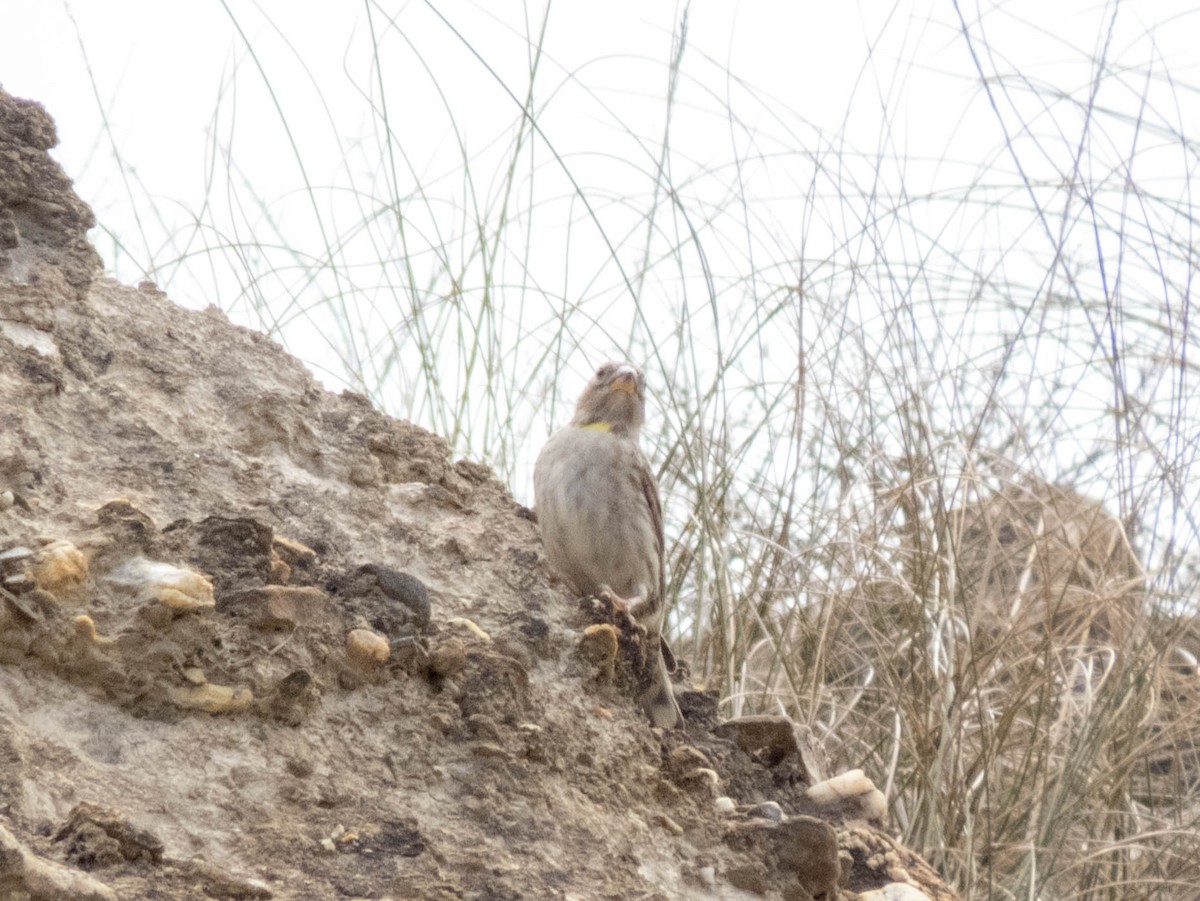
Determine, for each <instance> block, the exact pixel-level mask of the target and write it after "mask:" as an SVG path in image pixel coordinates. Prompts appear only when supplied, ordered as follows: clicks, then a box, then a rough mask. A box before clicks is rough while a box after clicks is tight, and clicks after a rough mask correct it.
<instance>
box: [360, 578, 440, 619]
mask: <svg viewBox="0 0 1200 901" xmlns="http://www.w3.org/2000/svg"><path fill="white" fill-rule="evenodd" d="M362 569H363V571H364V572H369V573H372V574H373V575H374V576H375V578H376V580H377V581H378V583H379V587H380V589H381V590H382V591H383V593H384V594H385V595H386V596H387V597H389V598H391V599H392V600H393V601H396V602H397V603H398V604H400V605H402V606H403V607H405V608H407V609H408V611H409V612H410V613H412V616H413V622H414V623H415V624H416V625H417V626H418V627H420V628H424V627H425V626H427V625H429V619H430V616H431V615H432V611H433V607H432V605H431V604H430V602H429V589H427V588H426V587H425V583H424V582H422V581H421V580H420V579H418V578H417V577H416V576H411V575H409V574H408V573H404V572H399V571H397V570H394V569H392V568H390V567H387V566H380V565H378V564H368V565H366V566H364V567H363V568H362Z"/></svg>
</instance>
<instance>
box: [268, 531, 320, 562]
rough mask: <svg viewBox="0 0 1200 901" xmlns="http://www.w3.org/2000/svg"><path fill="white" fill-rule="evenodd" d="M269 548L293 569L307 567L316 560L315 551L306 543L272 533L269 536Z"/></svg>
mask: <svg viewBox="0 0 1200 901" xmlns="http://www.w3.org/2000/svg"><path fill="white" fill-rule="evenodd" d="M271 549H272V550H273V551H274V552H275V554H276V556H278V557H279V558H280V559H281V560H283V562H284V563H286V564H287V565H288V566H289V567H291V568H293V569H308V568H310V567H312V566H313V564H315V563H316V562H317V552H316V551H314V550H313V549H312V548H310V547H309V546H308V545H306V544H301V543H300V542H299V541H294V540H292V539H291V538H285V537H284V536H282V535H274V536H272V538H271Z"/></svg>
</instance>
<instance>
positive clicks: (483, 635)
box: [446, 616, 492, 644]
mask: <svg viewBox="0 0 1200 901" xmlns="http://www.w3.org/2000/svg"><path fill="white" fill-rule="evenodd" d="M446 625H448V626H454V627H455V628H457V629H462V630H463V631H464V632H467V633H468V634H470V635H471V636H473V637H475V638H477V639H479V640H480V641H482V642H483V643H484V644H490V643H491V641H492V636H490V635H488V634H487V632H485V631H483V629H481V628H479V626H477V625H476V624H475V623H474V622H473V621H471V620H469V619H467V618H466V617H465V616H452V617H450V619H448V620H446Z"/></svg>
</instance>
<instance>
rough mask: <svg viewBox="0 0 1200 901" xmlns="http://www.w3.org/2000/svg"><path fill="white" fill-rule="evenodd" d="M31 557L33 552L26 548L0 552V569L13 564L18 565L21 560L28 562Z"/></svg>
mask: <svg viewBox="0 0 1200 901" xmlns="http://www.w3.org/2000/svg"><path fill="white" fill-rule="evenodd" d="M32 556H33V551H31V550H30V549H29V548H27V547H21V546H20V545H18V546H16V547H10V548H9V549H8V550H6V551H0V567H4V566H8V565H10V564H14V563H20V562H21V561H22V560H28V559H29V558H30V557H32Z"/></svg>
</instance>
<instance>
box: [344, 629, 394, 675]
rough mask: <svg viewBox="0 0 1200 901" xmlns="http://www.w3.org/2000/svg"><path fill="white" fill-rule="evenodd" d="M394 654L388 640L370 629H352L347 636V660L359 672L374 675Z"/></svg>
mask: <svg viewBox="0 0 1200 901" xmlns="http://www.w3.org/2000/svg"><path fill="white" fill-rule="evenodd" d="M391 654H392V648H391V645H389V644H388V641H387V639H386V638H384V637H383V636H382V635H380V634H379V633H378V632H373V631H371V630H370V629H351V630H350V634H349V635H347V636H346V658H347V659H348V660H349V661H350V663H351V664H353V665H354V666H355V667H357V668H358V669H359V670H361V671H363V672H366V673H373V672H375V671H376V670H378V669H379V667H380V665H381V664H383V663H386V662H387V659H388V657H390V656H391Z"/></svg>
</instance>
